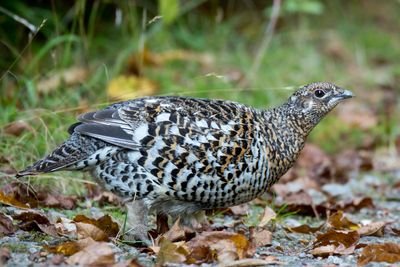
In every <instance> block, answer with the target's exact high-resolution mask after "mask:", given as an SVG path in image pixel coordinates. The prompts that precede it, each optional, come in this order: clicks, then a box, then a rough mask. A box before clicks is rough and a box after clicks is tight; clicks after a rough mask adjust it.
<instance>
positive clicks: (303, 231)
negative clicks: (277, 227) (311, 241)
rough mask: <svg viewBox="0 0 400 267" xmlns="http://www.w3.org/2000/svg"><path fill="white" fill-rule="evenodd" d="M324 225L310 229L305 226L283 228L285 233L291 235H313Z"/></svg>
mask: <svg viewBox="0 0 400 267" xmlns="http://www.w3.org/2000/svg"><path fill="white" fill-rule="evenodd" d="M322 226H324V224H321V225H320V226H317V227H311V226H309V225H306V224H302V225H299V226H296V227H287V228H285V230H286V231H289V232H292V233H301V234H313V233H315V232H317V231H319V230H320V229H321V228H322Z"/></svg>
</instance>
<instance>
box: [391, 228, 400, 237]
mask: <svg viewBox="0 0 400 267" xmlns="http://www.w3.org/2000/svg"><path fill="white" fill-rule="evenodd" d="M392 231H393V233H395V234H396V235H398V236H400V229H396V228H392Z"/></svg>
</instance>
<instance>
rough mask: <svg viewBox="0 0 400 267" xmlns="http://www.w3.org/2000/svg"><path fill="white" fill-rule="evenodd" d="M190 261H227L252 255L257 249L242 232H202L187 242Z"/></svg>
mask: <svg viewBox="0 0 400 267" xmlns="http://www.w3.org/2000/svg"><path fill="white" fill-rule="evenodd" d="M187 247H188V249H189V256H188V263H202V262H212V261H214V260H216V261H218V262H219V263H226V262H231V261H235V260H238V259H244V258H247V257H251V256H252V255H253V254H254V253H255V249H254V247H253V246H252V244H251V242H249V240H247V238H246V237H245V236H243V235H241V234H237V233H231V232H225V231H215V232H202V233H201V234H200V235H198V236H196V237H194V238H193V239H192V240H190V241H189V242H188V243H187Z"/></svg>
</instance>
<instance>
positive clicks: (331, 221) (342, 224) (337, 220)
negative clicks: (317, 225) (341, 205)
mask: <svg viewBox="0 0 400 267" xmlns="http://www.w3.org/2000/svg"><path fill="white" fill-rule="evenodd" d="M327 224H328V226H329V227H331V228H334V229H338V230H341V229H350V230H357V229H359V228H360V226H359V225H358V224H356V223H354V222H352V221H350V220H349V219H347V218H346V216H345V215H344V214H343V211H341V210H339V211H337V212H336V213H334V214H332V215H331V216H329V218H328V221H327Z"/></svg>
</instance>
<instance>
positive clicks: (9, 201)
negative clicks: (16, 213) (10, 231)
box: [0, 191, 29, 209]
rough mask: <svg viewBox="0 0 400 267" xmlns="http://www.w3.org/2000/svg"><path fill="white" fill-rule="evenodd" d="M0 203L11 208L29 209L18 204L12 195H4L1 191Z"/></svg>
mask: <svg viewBox="0 0 400 267" xmlns="http://www.w3.org/2000/svg"><path fill="white" fill-rule="evenodd" d="M0 202H1V203H3V204H5V205H8V206H13V207H17V208H22V209H29V206H28V205H26V204H24V203H22V202H19V201H18V200H16V199H15V198H14V197H13V196H12V195H5V194H4V193H3V192H2V191H0Z"/></svg>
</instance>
